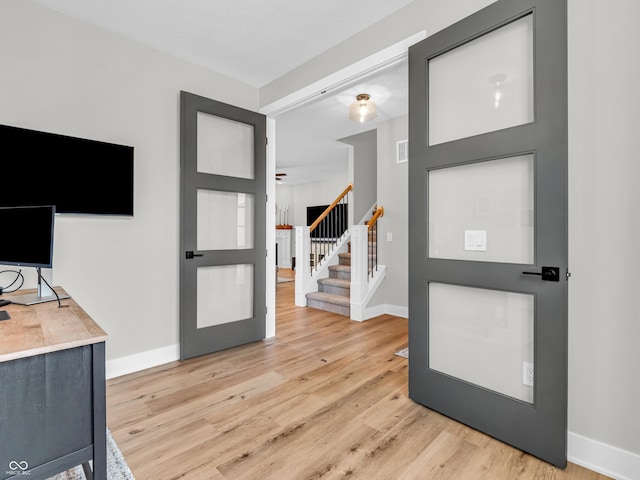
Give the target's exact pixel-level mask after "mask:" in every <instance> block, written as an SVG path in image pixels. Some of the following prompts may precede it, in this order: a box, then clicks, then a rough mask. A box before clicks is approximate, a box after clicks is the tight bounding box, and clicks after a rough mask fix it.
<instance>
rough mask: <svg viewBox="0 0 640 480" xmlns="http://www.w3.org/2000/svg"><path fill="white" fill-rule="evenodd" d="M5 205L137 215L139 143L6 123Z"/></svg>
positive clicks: (1, 137)
mask: <svg viewBox="0 0 640 480" xmlns="http://www.w3.org/2000/svg"><path fill="white" fill-rule="evenodd" d="M0 149H1V151H2V152H3V155H2V157H3V159H2V169H1V170H0V175H2V179H3V182H2V188H0V206H3V207H7V206H33V205H54V206H55V207H56V212H57V213H80V214H92V215H125V216H132V215H133V150H134V149H133V147H131V146H126V145H118V144H114V143H107V142H101V141H97V140H88V139H84V138H76V137H70V136H66V135H58V134H54V133H47V132H40V131H36V130H29V129H25V128H18V127H13V126H8V125H0Z"/></svg>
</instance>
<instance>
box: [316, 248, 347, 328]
mask: <svg viewBox="0 0 640 480" xmlns="http://www.w3.org/2000/svg"><path fill="white" fill-rule="evenodd" d="M328 268H329V278H321V279H320V280H318V291H317V292H311V293H307V306H308V307H312V308H317V309H319V310H325V311H327V312H333V313H337V314H339V315H345V316H347V317H349V316H350V310H351V308H350V303H351V253H340V254H338V265H330V266H329V267H328Z"/></svg>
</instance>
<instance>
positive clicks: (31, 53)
mask: <svg viewBox="0 0 640 480" xmlns="http://www.w3.org/2000/svg"><path fill="white" fill-rule="evenodd" d="M0 59H2V67H1V70H2V73H1V74H0V123H2V124H7V125H15V126H19V127H25V128H30V129H35V130H44V131H50V132H55V133H61V134H65V135H72V136H78V137H84V138H90V139H95V140H101V141H106V142H113V143H122V144H125V145H133V146H134V147H135V167H134V168H135V215H134V217H132V218H118V217H99V216H78V215H61V216H58V217H56V232H55V251H54V270H53V277H54V281H55V283H56V284H58V285H62V286H63V287H64V288H66V290H67V291H68V292H69V293H70V294H71V295H72V296H73V297H74V298H75V300H76V301H77V302H78V303H79V304H80V305H81V306H82V307H83V308H84V309H85V310H86V311H87V313H88V314H89V315H91V316H92V317H93V318H94V319H95V320H96V321H97V322H98V323H99V324H100V325H101V326H102V327H103V328H104V329H105V330H106V331H107V333H108V335H109V339H108V341H107V359H113V358H118V357H123V356H127V355H132V354H138V353H141V352H145V351H148V350H154V349H159V348H164V347H168V346H174V345H175V344H177V343H178V341H179V340H178V288H179V284H178V281H179V278H178V274H179V272H178V258H179V257H178V255H179V253H180V252H179V251H178V248H179V244H178V239H179V223H178V222H179V196H178V192H179V92H180V90H186V91H190V92H193V93H196V94H199V95H204V96H208V97H210V98H214V99H216V100H220V101H223V102H227V103H233V104H236V105H238V106H242V107H245V108H250V109H254V110H255V109H256V108H257V103H258V92H257V90H256V89H254V88H252V87H249V86H246V85H242V84H240V83H238V82H236V81H234V80H232V79H229V78H227V77H224V76H222V75H218V74H216V73H213V72H211V71H208V70H205V69H203V68H200V67H196V66H194V65H191V64H189V63H186V62H183V61H180V60H177V59H175V58H173V57H171V56H169V55H166V54H163V53H159V52H157V51H155V50H152V49H150V48H147V47H145V46H142V45H140V44H137V43H134V42H131V41H128V40H126V39H124V38H122V37H120V36H117V35H114V34H111V33H108V32H105V31H103V30H100V29H97V28H95V27H92V26H90V25H87V24H84V23H81V22H78V21H75V20H72V19H70V18H68V17H65V16H63V15H60V14H57V13H54V12H52V11H50V10H48V9H45V8H42V7H40V6H37V5H34V4H33V3H31V2H29V1H26V0H3V1H2V2H0ZM3 161H10V160H9V159H6V158H4V159H3ZM11 161H28V160H26V159H21V158H19V157H16V158H15V159H12V160H11ZM3 181H9V180H8V179H3ZM11 181H19V182H23V183H24V184H25V188H28V179H11ZM2 228H6V226H3V227H2ZM32 277H33V276H32ZM0 281H2V279H0ZM27 286H33V283H32V281H31V280H30V284H28V285H27Z"/></svg>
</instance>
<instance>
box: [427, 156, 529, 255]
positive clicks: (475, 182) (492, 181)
mask: <svg viewBox="0 0 640 480" xmlns="http://www.w3.org/2000/svg"><path fill="white" fill-rule="evenodd" d="M534 213H535V212H534V165H533V155H520V156H517V157H510V158H504V159H500V160H491V161H484V162H475V163H471V164H467V165H461V166H456V167H449V168H442V169H437V170H431V171H430V172H429V257H431V258H447V259H451V260H469V261H482V262H507V263H522V264H532V263H533V262H534V221H533V220H534V218H535V215H534Z"/></svg>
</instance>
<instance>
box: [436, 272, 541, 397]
mask: <svg viewBox="0 0 640 480" xmlns="http://www.w3.org/2000/svg"><path fill="white" fill-rule="evenodd" d="M428 295H429V368H431V369H433V370H437V371H439V372H442V373H445V374H447V375H450V376H452V377H456V378H459V379H461V380H464V381H466V382H470V383H473V384H474V385H478V386H480V387H483V388H488V389H490V390H493V391H495V392H498V393H502V394H504V395H508V396H510V397H513V398H517V399H518V400H523V401H525V402H528V403H533V382H532V381H530V379H529V378H527V377H523V371H525V369H527V368H528V369H530V370H531V372H533V366H534V359H533V319H534V312H533V308H534V297H533V295H525V294H521V293H512V292H501V291H497V290H486V289H481V288H469V287H460V286H456V285H446V284H443V283H431V284H429V293H428Z"/></svg>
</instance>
